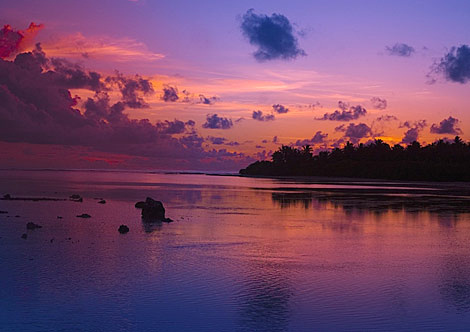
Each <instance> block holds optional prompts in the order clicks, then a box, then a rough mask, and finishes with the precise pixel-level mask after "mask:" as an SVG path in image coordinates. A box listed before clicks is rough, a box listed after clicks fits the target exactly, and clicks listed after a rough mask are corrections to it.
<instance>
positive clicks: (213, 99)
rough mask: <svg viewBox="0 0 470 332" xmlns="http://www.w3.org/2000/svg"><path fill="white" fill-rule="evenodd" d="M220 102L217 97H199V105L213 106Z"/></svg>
mask: <svg viewBox="0 0 470 332" xmlns="http://www.w3.org/2000/svg"><path fill="white" fill-rule="evenodd" d="M217 100H219V98H217V97H215V96H214V97H206V96H204V95H202V94H200V95H199V103H200V104H204V105H213V104H215V102H216V101H217Z"/></svg>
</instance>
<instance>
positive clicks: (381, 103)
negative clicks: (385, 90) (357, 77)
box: [370, 97, 387, 110]
mask: <svg viewBox="0 0 470 332" xmlns="http://www.w3.org/2000/svg"><path fill="white" fill-rule="evenodd" d="M370 101H371V102H372V106H373V107H374V108H375V109H378V110H384V109H386V108H387V100H385V99H383V98H379V97H373V98H371V100H370Z"/></svg>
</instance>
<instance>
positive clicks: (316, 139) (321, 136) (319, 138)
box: [295, 130, 328, 146]
mask: <svg viewBox="0 0 470 332" xmlns="http://www.w3.org/2000/svg"><path fill="white" fill-rule="evenodd" d="M327 137H328V134H327V133H322V132H321V130H319V131H317V132H316V133H315V135H313V137H312V138H310V139H304V140H297V142H295V146H304V145H315V144H318V143H323V142H324V141H325V139H326V138H327Z"/></svg>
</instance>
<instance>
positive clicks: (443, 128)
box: [431, 116, 462, 135]
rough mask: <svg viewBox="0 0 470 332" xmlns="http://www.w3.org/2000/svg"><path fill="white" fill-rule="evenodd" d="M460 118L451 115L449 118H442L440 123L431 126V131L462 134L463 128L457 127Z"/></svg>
mask: <svg viewBox="0 0 470 332" xmlns="http://www.w3.org/2000/svg"><path fill="white" fill-rule="evenodd" d="M458 123H459V120H458V119H456V118H453V117H451V116H449V117H448V118H447V119H444V120H442V121H441V122H440V123H439V125H437V124H435V123H434V124H433V125H432V126H431V133H433V134H453V135H459V134H462V130H461V129H460V128H458V127H457V124H458Z"/></svg>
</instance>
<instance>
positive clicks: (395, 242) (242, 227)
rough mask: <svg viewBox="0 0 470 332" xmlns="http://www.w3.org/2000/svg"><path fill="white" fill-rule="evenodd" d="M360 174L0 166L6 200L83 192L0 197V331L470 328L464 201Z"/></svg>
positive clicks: (469, 234) (469, 207)
mask: <svg viewBox="0 0 470 332" xmlns="http://www.w3.org/2000/svg"><path fill="white" fill-rule="evenodd" d="M363 185H364V184H357V183H356V184H354V183H351V184H335V183H322V184H312V183H302V182H292V181H286V180H284V181H281V180H270V179H250V178H239V177H223V176H205V175H177V174H145V173H140V174H139V173H117V172H112V173H111V172H82V171H80V172H78V171H74V172H70V171H69V172H65V171H0V194H1V195H2V196H3V194H6V193H9V194H11V195H12V196H13V197H57V198H66V197H68V196H69V195H71V194H75V193H76V194H80V195H81V196H83V197H84V201H83V203H78V202H71V201H21V200H19V201H13V200H0V210H3V211H8V213H4V214H0V330H1V331H322V330H330V331H331V330H335V331H338V330H348V331H351V330H356V331H364V330H379V331H380V330H387V331H390V330H407V331H416V330H426V331H429V330H468V329H469V328H470V214H469V211H470V203H469V201H468V197H455V196H452V195H450V196H449V195H446V196H439V195H436V193H439V190H432V189H431V188H424V189H422V190H421V189H419V188H420V187H422V186H417V185H415V184H400V185H393V184H387V183H384V184H380V183H379V184H378V183H371V184H367V185H366V186H363ZM377 185H379V186H377ZM397 186H398V187H397ZM146 196H151V197H153V198H155V199H159V200H161V201H163V203H164V205H165V207H166V210H167V216H168V217H170V218H172V219H174V220H175V222H173V223H171V224H144V223H142V221H141V219H140V211H139V210H137V209H135V208H134V203H135V202H136V201H138V200H143V199H145V197H146ZM97 198H104V199H105V200H106V202H107V203H106V204H104V205H102V204H98V203H97V202H98V200H97ZM82 213H88V214H90V215H91V216H92V217H91V218H90V219H81V218H77V217H76V215H78V214H82ZM16 216H18V217H16ZM58 216H61V217H62V219H58V218H57V217H58ZM29 221H33V222H35V223H38V224H40V225H42V226H43V228H41V229H36V230H29V231H26V223H27V222H29ZM120 224H126V225H128V226H129V228H130V232H129V233H128V234H125V235H121V234H119V233H118V231H117V228H118V226H119V225H120ZM23 233H27V235H28V237H27V239H26V240H24V239H21V238H20V236H21V235H22V234H23Z"/></svg>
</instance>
